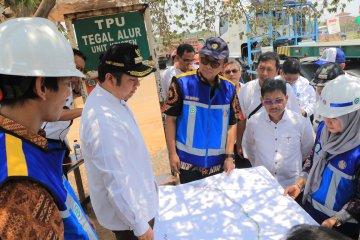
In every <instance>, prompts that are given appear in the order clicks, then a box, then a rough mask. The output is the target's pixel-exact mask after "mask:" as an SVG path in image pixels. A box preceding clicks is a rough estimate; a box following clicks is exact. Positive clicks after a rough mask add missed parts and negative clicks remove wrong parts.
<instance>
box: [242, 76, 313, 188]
mask: <svg viewBox="0 0 360 240" xmlns="http://www.w3.org/2000/svg"><path fill="white" fill-rule="evenodd" d="M290 91H291V90H290ZM286 94H287V88H286V83H285V82H284V81H282V80H276V81H273V80H272V81H271V80H269V81H265V82H264V83H263V85H262V86H261V102H262V105H263V106H264V108H265V110H266V111H260V112H259V113H258V114H255V115H254V116H253V117H251V118H250V119H249V120H248V121H247V124H246V130H245V133H244V141H243V150H244V153H245V155H246V156H247V157H248V159H249V161H250V162H251V164H252V166H253V167H256V166H261V165H263V166H265V167H266V168H267V169H268V170H269V171H270V172H271V174H272V175H273V176H274V177H275V179H276V180H277V181H278V182H279V184H280V185H281V186H283V187H284V188H285V187H286V186H287V184H292V183H294V181H295V180H296V179H297V178H298V177H299V176H300V173H301V170H302V163H303V161H304V160H305V159H306V157H307V156H308V155H309V154H310V151H311V148H312V146H313V144H314V133H313V129H312V126H311V123H310V121H309V119H307V118H304V117H302V115H301V114H299V113H296V112H293V111H291V110H289V109H286V108H285V106H286V103H287V101H288V96H287V95H286Z"/></svg>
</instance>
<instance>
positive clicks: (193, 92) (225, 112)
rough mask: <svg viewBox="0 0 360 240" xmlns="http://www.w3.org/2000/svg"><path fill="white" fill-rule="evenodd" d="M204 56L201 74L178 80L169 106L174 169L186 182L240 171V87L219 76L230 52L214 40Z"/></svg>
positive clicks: (173, 84)
mask: <svg viewBox="0 0 360 240" xmlns="http://www.w3.org/2000/svg"><path fill="white" fill-rule="evenodd" d="M199 54H200V64H199V69H198V71H192V72H188V73H184V74H181V75H178V76H176V77H174V78H173V79H172V82H171V86H170V89H169V93H168V98H167V100H166V102H165V104H164V106H163V112H164V113H165V114H166V115H167V117H166V126H165V133H166V143H167V146H168V151H169V160H170V167H171V171H172V172H173V173H178V174H179V176H180V182H181V183H187V182H191V181H194V180H198V179H202V178H205V177H208V176H211V175H214V174H217V173H220V172H222V171H225V172H226V173H227V174H229V173H230V171H231V170H232V169H234V168H235V164H234V159H233V158H234V154H233V147H234V142H235V137H236V122H237V118H240V117H241V116H242V114H241V111H240V106H239V102H238V98H237V94H236V88H235V85H234V84H233V83H232V82H230V81H229V80H227V79H225V78H224V77H222V76H220V75H219V73H220V72H221V71H222V70H223V67H224V63H226V62H227V59H228V57H229V49H228V46H227V44H226V42H225V41H224V40H223V39H221V38H218V37H212V38H209V39H207V40H206V43H205V45H204V47H203V48H202V49H201V50H200V51H199Z"/></svg>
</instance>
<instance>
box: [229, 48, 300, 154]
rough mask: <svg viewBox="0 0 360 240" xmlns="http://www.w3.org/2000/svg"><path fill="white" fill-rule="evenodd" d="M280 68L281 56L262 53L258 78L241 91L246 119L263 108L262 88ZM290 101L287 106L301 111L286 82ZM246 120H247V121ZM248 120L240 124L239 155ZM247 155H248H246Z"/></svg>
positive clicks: (241, 100)
mask: <svg viewBox="0 0 360 240" xmlns="http://www.w3.org/2000/svg"><path fill="white" fill-rule="evenodd" d="M279 69H280V59H279V56H278V55H277V54H276V53H274V52H266V53H263V54H261V55H260V57H259V60H258V66H257V77H258V78H257V79H255V80H253V81H250V82H247V84H245V85H244V87H243V88H242V89H241V91H240V93H239V102H240V107H241V110H242V111H243V113H244V117H245V119H247V120H248V119H250V118H251V117H252V116H253V115H254V114H255V113H257V112H259V110H262V109H263V108H262V103H261V101H260V97H261V92H260V89H261V87H262V85H263V84H264V83H265V82H266V81H272V80H274V78H275V77H276V76H277V75H278V72H279ZM286 89H287V95H288V101H287V105H286V107H287V108H288V109H291V110H293V111H295V112H297V113H300V105H299V102H298V100H297V99H296V96H295V94H294V92H293V91H292V88H291V86H290V84H286ZM247 120H246V121H247ZM246 121H240V122H239V124H238V131H237V132H238V133H237V139H236V147H237V151H238V154H239V155H242V145H241V143H242V139H243V134H244V131H245V127H246ZM245 157H246V156H245Z"/></svg>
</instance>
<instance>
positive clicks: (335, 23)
mask: <svg viewBox="0 0 360 240" xmlns="http://www.w3.org/2000/svg"><path fill="white" fill-rule="evenodd" d="M326 24H327V28H328V32H329V34H336V33H339V32H340V31H341V30H340V21H339V18H338V17H335V18H330V19H327V20H326Z"/></svg>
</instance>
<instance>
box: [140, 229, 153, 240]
mask: <svg viewBox="0 0 360 240" xmlns="http://www.w3.org/2000/svg"><path fill="white" fill-rule="evenodd" d="M138 239H139V240H153V239H154V233H153V230H152V228H151V227H149V229H148V230H147V231H146V232H145V233H144V234H143V235H141V236H138Z"/></svg>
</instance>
